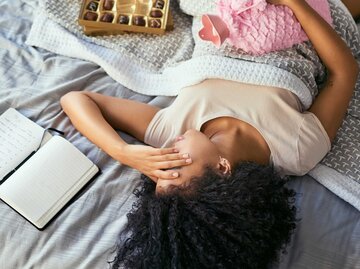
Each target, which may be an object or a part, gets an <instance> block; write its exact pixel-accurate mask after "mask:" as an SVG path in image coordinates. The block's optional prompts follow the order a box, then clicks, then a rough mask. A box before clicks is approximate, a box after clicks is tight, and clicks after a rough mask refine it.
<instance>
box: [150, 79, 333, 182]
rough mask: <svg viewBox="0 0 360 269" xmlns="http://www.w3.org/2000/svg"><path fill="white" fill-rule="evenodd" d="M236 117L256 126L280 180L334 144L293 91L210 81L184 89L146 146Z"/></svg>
mask: <svg viewBox="0 0 360 269" xmlns="http://www.w3.org/2000/svg"><path fill="white" fill-rule="evenodd" d="M218 117H233V118H236V119H239V120H241V121H244V122H246V123H248V124H250V125H251V126H253V127H254V128H255V129H256V130H257V131H258V132H259V133H260V134H261V135H262V137H263V138H264V140H265V141H266V143H267V144H268V147H269V149H270V152H271V153H270V160H269V162H270V164H272V165H273V166H274V167H275V170H276V171H278V172H279V173H280V174H281V175H304V174H306V173H307V172H308V171H309V170H311V169H312V168H313V167H314V166H315V165H316V164H317V163H319V162H320V161H321V159H322V158H323V157H324V156H325V155H326V153H327V152H328V151H329V150H330V148H331V144H330V139H329V137H328V135H327V133H326V131H325V129H324V128H323V126H322V125H321V123H320V121H319V120H318V118H317V117H316V116H315V115H314V114H313V113H311V112H303V113H302V111H301V105H300V102H299V100H298V98H297V97H296V96H295V95H294V94H293V93H291V92H289V91H287V90H285V89H281V88H276V87H268V86H258V85H250V84H244V83H239V82H234V81H227V80H217V79H209V80H205V81H203V82H201V83H200V84H197V85H193V86H190V87H186V88H183V89H182V90H181V91H180V93H179V95H178V96H177V98H176V99H175V101H174V102H173V103H172V104H171V105H170V106H169V107H166V108H164V109H162V110H160V111H158V112H157V113H156V114H155V116H154V118H153V119H152V120H151V122H150V124H149V126H148V127H147V130H146V132H145V138H144V142H145V143H147V144H149V145H152V146H154V147H170V146H171V145H172V144H173V142H174V138H175V137H176V136H178V135H181V134H183V133H184V132H185V131H187V130H188V129H196V130H199V131H200V129H201V126H202V125H203V124H204V123H206V122H207V121H209V120H211V119H214V118H218Z"/></svg>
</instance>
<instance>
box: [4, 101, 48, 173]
mask: <svg viewBox="0 0 360 269" xmlns="http://www.w3.org/2000/svg"><path fill="white" fill-rule="evenodd" d="M43 132H44V128H42V127H41V126H39V125H37V124H36V123H34V122H33V121H31V120H30V119H28V118H27V117H25V116H23V115H22V114H21V113H19V112H18V111H16V110H15V109H13V108H9V109H8V110H6V111H5V112H4V113H3V114H2V115H1V116H0V180H1V179H2V178H3V177H4V176H5V175H6V174H7V173H9V172H10V171H11V170H13V169H14V168H15V167H16V166H17V165H18V164H19V163H21V162H22V161H23V160H24V159H25V158H26V157H27V156H29V155H30V154H31V152H32V151H34V150H36V149H37V147H38V146H39V143H40V140H41V137H42V135H43Z"/></svg>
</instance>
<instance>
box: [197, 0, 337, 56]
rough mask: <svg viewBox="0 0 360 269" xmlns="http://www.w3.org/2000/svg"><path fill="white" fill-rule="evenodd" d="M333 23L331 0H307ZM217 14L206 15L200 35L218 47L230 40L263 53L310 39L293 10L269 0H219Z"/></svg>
mask: <svg viewBox="0 0 360 269" xmlns="http://www.w3.org/2000/svg"><path fill="white" fill-rule="evenodd" d="M306 1H307V2H308V4H309V5H310V6H312V7H313V8H314V9H315V10H316V11H317V12H318V13H319V14H320V15H321V16H322V17H323V18H324V19H325V20H326V21H327V22H328V23H329V24H332V19H331V14H330V7H329V3H328V2H327V0H306ZM217 13H218V14H217V15H203V18H202V22H203V24H204V28H203V29H201V30H200V32H199V35H200V38H202V39H204V40H208V41H212V42H213V43H214V44H215V45H217V46H218V47H219V46H220V45H221V44H222V43H223V42H224V41H225V40H226V39H227V41H228V42H229V44H230V45H232V46H234V47H236V48H238V49H241V50H243V51H245V52H247V53H250V54H254V55H260V54H263V53H267V52H271V51H277V50H282V49H286V48H290V47H292V46H293V45H294V44H297V43H301V42H303V41H306V40H308V37H307V35H306V33H305V32H304V30H303V29H302V28H301V25H300V23H299V22H298V20H297V19H296V17H295V16H294V14H293V12H292V10H291V9H290V8H288V7H286V6H283V5H276V6H275V5H271V4H268V3H267V2H266V0H219V1H218V2H217Z"/></svg>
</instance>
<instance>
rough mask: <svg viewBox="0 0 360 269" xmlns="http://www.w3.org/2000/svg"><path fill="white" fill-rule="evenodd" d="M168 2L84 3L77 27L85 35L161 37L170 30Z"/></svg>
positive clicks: (110, 0)
mask: <svg viewBox="0 0 360 269" xmlns="http://www.w3.org/2000/svg"><path fill="white" fill-rule="evenodd" d="M169 1H170V0H83V3H82V7H81V9H80V15H79V24H80V25H82V26H83V28H84V32H85V34H87V35H103V34H104V35H105V34H119V33H122V32H125V31H126V32H140V33H151V34H160V35H161V34H164V33H165V31H166V30H170V29H172V27H173V23H172V18H171V15H170V14H169V13H170V12H169Z"/></svg>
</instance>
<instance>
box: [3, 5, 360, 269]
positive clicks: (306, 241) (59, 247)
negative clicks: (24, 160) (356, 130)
mask: <svg viewBox="0 0 360 269" xmlns="http://www.w3.org/2000/svg"><path fill="white" fill-rule="evenodd" d="M37 5H38V3H37V1H36V0H28V1H20V0H12V1H10V0H8V1H6V0H0V113H2V112H4V111H5V110H6V109H7V108H8V107H15V108H17V109H18V110H19V111H20V112H21V113H23V114H24V115H26V116H28V117H29V118H31V119H32V120H34V121H35V122H37V123H38V124H40V125H41V126H43V127H46V128H47V127H56V128H58V129H61V130H64V131H65V132H66V138H67V139H68V140H69V141H71V142H72V143H73V144H74V145H75V146H76V147H78V148H79V149H80V150H81V151H82V152H83V153H84V154H86V155H87V156H88V157H89V158H90V159H91V160H92V161H94V162H95V163H96V164H97V165H98V166H99V167H100V168H101V170H102V173H101V175H100V176H99V177H97V178H96V179H95V180H94V181H93V182H92V184H90V185H89V186H88V187H87V188H86V189H85V190H84V191H83V192H82V193H81V194H80V195H79V196H78V198H77V200H76V201H75V202H74V203H72V204H71V205H70V206H69V207H68V208H66V210H65V211H64V212H62V214H61V215H59V216H58V217H57V218H56V219H55V220H54V222H52V223H51V224H50V225H49V226H48V227H47V228H46V229H45V230H44V231H42V232H40V231H38V230H37V229H35V228H34V227H33V226H32V225H31V224H29V223H28V222H27V221H26V220H24V219H23V218H22V217H21V216H19V215H18V214H17V213H15V212H14V211H13V210H12V209H10V208H9V207H8V206H6V205H5V204H4V203H3V202H1V201H0V242H1V246H0V269H19V268H29V269H30V268H34V269H56V268H62V269H68V268H69V269H70V268H71V269H72V268H87V269H88V268H90V269H92V268H108V263H107V262H108V261H109V260H111V258H112V257H113V255H114V254H113V252H112V251H113V250H114V245H115V243H116V238H117V234H118V233H119V231H120V230H121V229H122V227H123V225H124V224H125V223H126V213H127V212H128V211H129V209H130V208H131V205H132V203H133V201H134V196H133V195H132V191H133V189H134V188H135V187H136V186H137V184H138V183H139V180H140V179H139V173H138V172H136V171H134V170H133V169H130V168H128V167H125V166H122V165H120V164H119V163H116V162H115V161H113V160H112V159H111V158H110V157H108V156H107V155H106V154H104V153H103V152H102V151H100V150H99V149H98V148H96V147H95V146H94V145H92V144H91V143H90V142H89V141H88V140H87V139H86V138H84V137H82V136H81V135H80V134H79V133H77V132H76V131H75V130H74V128H73V127H72V126H71V124H70V122H69V120H68V119H67V118H66V116H65V114H64V113H63V112H62V111H61V107H60V105H59V99H60V97H61V96H62V95H63V94H65V93H67V92H69V91H71V90H91V91H96V92H101V93H104V94H107V95H112V96H119V97H125V98H130V99H135V100H139V101H141V102H146V103H152V104H155V105H159V106H165V105H167V104H168V103H169V102H170V101H171V99H170V98H165V97H150V96H144V95H140V94H136V93H134V92H132V91H130V90H128V89H126V88H125V87H123V86H122V85H119V84H118V83H117V82H115V81H114V80H113V79H111V78H110V77H109V76H108V75H107V74H106V73H105V72H104V70H103V69H102V68H100V67H99V66H97V65H95V64H93V63H90V62H86V61H81V60H78V59H74V58H68V57H64V56H60V55H56V54H53V53H49V52H47V51H44V50H42V49H38V48H34V47H29V46H27V45H25V40H26V37H27V33H28V32H29V29H30V27H31V23H32V17H33V14H34V12H36V8H37ZM121 135H122V136H123V137H124V138H125V139H126V140H127V141H128V142H135V143H139V142H137V141H136V140H134V139H133V138H131V137H129V136H126V135H125V134H121ZM289 184H290V186H291V187H293V188H294V189H295V190H296V191H297V192H298V193H299V194H298V196H297V199H296V204H297V206H298V217H299V218H301V221H300V222H299V225H298V228H297V230H296V232H295V233H294V236H293V240H292V243H291V244H290V245H289V247H288V253H287V254H285V255H282V257H281V260H280V261H281V262H280V264H278V265H276V266H274V269H275V268H282V269H285V268H286V269H289V268H291V269H293V268H294V269H297V268H298V269H300V268H301V269H303V268H360V248H359V241H360V213H359V212H358V211H357V210H355V209H354V208H353V207H352V206H350V205H349V204H347V203H345V202H344V201H343V200H341V199H339V198H338V197H336V196H335V195H334V194H332V193H331V192H329V191H328V190H327V189H325V188H324V187H323V186H321V185H320V184H318V183H317V182H316V181H314V180H313V179H312V178H311V177H309V176H305V177H301V178H294V179H293V180H292V181H291V182H290V183H289Z"/></svg>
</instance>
